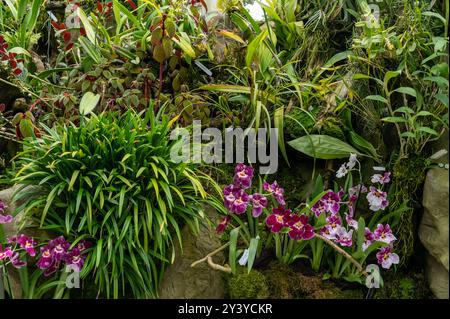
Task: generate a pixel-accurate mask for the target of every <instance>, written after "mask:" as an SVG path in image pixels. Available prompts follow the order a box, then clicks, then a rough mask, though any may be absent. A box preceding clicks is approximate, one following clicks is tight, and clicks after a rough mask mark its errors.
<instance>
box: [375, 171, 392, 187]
mask: <svg viewBox="0 0 450 319" xmlns="http://www.w3.org/2000/svg"><path fill="white" fill-rule="evenodd" d="M370 181H371V182H372V183H374V184H375V183H379V184H381V185H383V184H387V183H389V182H390V181H391V173H390V172H384V174H383V175H381V174H374V175H373V176H372V178H371V180H370Z"/></svg>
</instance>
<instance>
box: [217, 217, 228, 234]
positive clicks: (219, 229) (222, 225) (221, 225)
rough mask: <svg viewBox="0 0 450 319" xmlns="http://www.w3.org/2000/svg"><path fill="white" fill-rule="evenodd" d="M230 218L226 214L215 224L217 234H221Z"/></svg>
mask: <svg viewBox="0 0 450 319" xmlns="http://www.w3.org/2000/svg"><path fill="white" fill-rule="evenodd" d="M230 220H231V216H230V215H227V216H225V217H224V218H222V220H221V221H220V223H219V225H217V227H216V233H217V234H222V233H223V232H224V231H225V229H226V228H227V226H228V223H229V222H230Z"/></svg>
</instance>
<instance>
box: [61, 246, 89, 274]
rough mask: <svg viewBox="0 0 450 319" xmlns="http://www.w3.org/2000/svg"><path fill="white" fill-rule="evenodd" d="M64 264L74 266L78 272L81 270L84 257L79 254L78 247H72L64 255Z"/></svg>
mask: <svg viewBox="0 0 450 319" xmlns="http://www.w3.org/2000/svg"><path fill="white" fill-rule="evenodd" d="M65 262H66V265H68V266H74V267H75V268H76V270H77V271H78V272H80V271H81V269H82V268H83V264H84V257H83V256H82V255H81V252H80V251H79V250H78V248H74V249H72V251H71V252H69V253H68V254H67V255H66V257H65Z"/></svg>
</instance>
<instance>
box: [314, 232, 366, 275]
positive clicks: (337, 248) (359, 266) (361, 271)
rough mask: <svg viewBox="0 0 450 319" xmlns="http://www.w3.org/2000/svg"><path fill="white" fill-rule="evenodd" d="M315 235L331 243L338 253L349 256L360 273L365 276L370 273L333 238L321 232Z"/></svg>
mask: <svg viewBox="0 0 450 319" xmlns="http://www.w3.org/2000/svg"><path fill="white" fill-rule="evenodd" d="M314 236H315V237H317V238H319V239H321V240H323V241H324V242H326V243H327V244H328V245H330V246H331V247H333V248H334V249H335V250H336V251H337V252H338V253H340V254H342V255H343V256H344V257H345V258H347V259H348V260H349V261H350V262H351V263H352V264H353V265H355V266H356V268H357V269H358V271H359V272H360V273H362V274H363V275H364V276H368V275H369V274H368V273H367V272H366V271H365V270H364V269H363V267H362V266H361V264H360V263H359V262H357V261H356V260H355V259H354V258H353V257H352V256H350V255H349V254H348V253H347V252H346V251H345V250H343V249H342V248H341V247H339V246H338V245H336V244H335V243H333V242H332V241H331V240H329V239H328V238H326V237H323V236H322V235H319V234H314Z"/></svg>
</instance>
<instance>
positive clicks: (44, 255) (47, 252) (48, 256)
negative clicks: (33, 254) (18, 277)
mask: <svg viewBox="0 0 450 319" xmlns="http://www.w3.org/2000/svg"><path fill="white" fill-rule="evenodd" d="M53 261H54V258H53V252H52V247H51V246H50V245H46V246H44V247H41V258H40V259H39V260H38V262H37V264H36V265H37V266H38V267H39V268H40V269H48V268H50V266H51V265H52V264H53Z"/></svg>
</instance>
